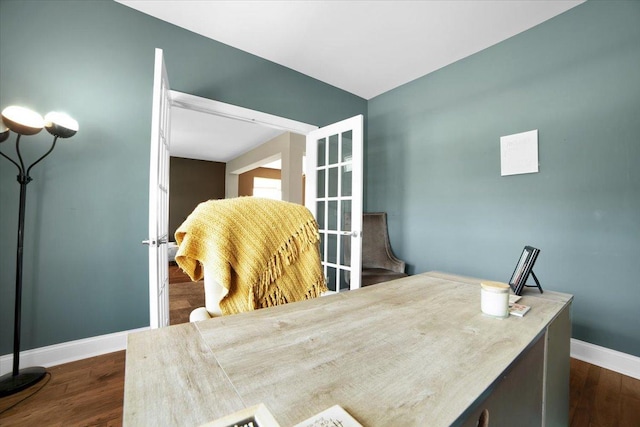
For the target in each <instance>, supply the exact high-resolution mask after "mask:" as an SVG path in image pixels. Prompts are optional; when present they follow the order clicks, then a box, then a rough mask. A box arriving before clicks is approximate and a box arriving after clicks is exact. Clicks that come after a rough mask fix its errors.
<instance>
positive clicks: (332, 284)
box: [327, 267, 337, 292]
mask: <svg viewBox="0 0 640 427" xmlns="http://www.w3.org/2000/svg"><path fill="white" fill-rule="evenodd" d="M327 287H328V288H329V290H330V291H334V292H335V291H336V290H337V289H336V269H335V267H327Z"/></svg>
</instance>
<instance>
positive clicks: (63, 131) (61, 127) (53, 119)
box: [44, 111, 78, 138]
mask: <svg viewBox="0 0 640 427" xmlns="http://www.w3.org/2000/svg"><path fill="white" fill-rule="evenodd" d="M44 127H45V129H47V132H49V133H50V134H51V135H55V136H58V137H60V138H71V137H72V136H73V135H75V134H76V132H78V122H77V121H75V120H74V119H72V118H71V117H69V115H67V114H65V113H58V112H56V111H52V112H50V113H47V115H46V116H44Z"/></svg>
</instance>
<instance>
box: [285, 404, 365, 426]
mask: <svg viewBox="0 0 640 427" xmlns="http://www.w3.org/2000/svg"><path fill="white" fill-rule="evenodd" d="M321 426H322V427H324V426H332V427H333V426H340V427H362V424H360V423H359V422H357V421H356V420H355V419H354V418H353V417H352V416H351V415H349V413H348V412H347V411H345V410H344V409H343V408H342V406H340V405H334V406H332V407H331V408H329V409H325V410H324V411H322V412H320V413H319V414H316V415H314V416H313V417H311V418H308V419H306V420H304V421H303V422H301V423H299V424H296V425H295V426H293V427H321Z"/></svg>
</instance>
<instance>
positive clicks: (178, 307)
mask: <svg viewBox="0 0 640 427" xmlns="http://www.w3.org/2000/svg"><path fill="white" fill-rule="evenodd" d="M197 307H204V286H203V283H202V282H201V281H200V282H192V281H191V279H190V278H189V276H187V275H186V274H185V273H183V272H182V270H180V268H179V267H178V266H176V265H169V324H171V325H177V324H180V323H186V322H188V321H189V314H190V313H191V310H193V309H194V308H197Z"/></svg>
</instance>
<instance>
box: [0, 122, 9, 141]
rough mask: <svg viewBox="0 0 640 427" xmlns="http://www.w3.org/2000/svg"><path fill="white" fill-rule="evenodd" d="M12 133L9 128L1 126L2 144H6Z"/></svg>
mask: <svg viewBox="0 0 640 427" xmlns="http://www.w3.org/2000/svg"><path fill="white" fill-rule="evenodd" d="M10 133H11V131H10V130H9V128H8V127H6V126H4V125H2V124H0V142H5V141H6V140H7V139H8V138H9V134H10Z"/></svg>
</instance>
